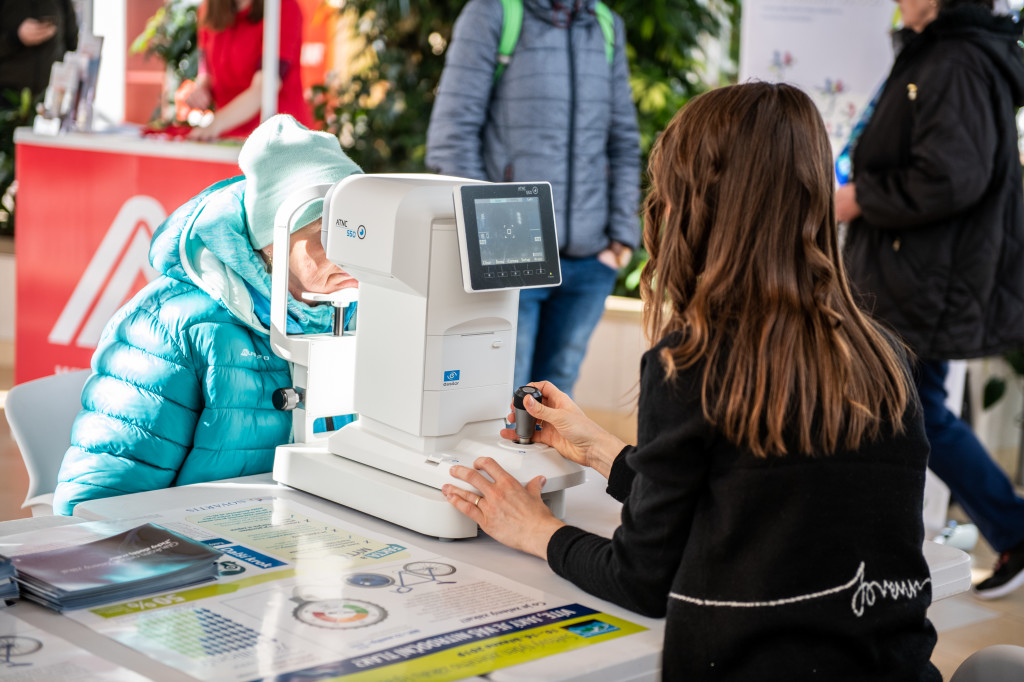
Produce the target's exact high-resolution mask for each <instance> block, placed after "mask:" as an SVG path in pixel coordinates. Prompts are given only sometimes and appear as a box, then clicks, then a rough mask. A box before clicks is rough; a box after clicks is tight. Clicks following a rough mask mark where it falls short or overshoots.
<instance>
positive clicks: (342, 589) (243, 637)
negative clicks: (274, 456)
mask: <svg viewBox="0 0 1024 682" xmlns="http://www.w3.org/2000/svg"><path fill="white" fill-rule="evenodd" d="M142 519H144V520H146V521H149V522H151V523H158V524H160V525H161V526H163V527H165V528H168V529H171V530H173V531H175V532H177V533H180V534H182V535H185V536H187V537H190V538H193V539H195V540H198V541H200V542H203V543H206V544H207V545H208V546H210V547H211V548H214V549H216V550H218V551H220V552H221V553H222V556H221V558H220V560H219V562H218V563H219V566H220V577H219V579H218V580H217V582H216V583H207V584H203V585H199V586H195V587H192V588H186V589H182V590H178V591H174V592H165V593H161V594H154V595H147V596H146V597H144V598H138V599H130V600H125V601H122V602H118V603H113V604H107V605H105V606H101V607H96V608H91V609H84V610H75V611H68V612H66V615H67V616H68V617H70V618H73V619H74V620H77V621H79V622H80V623H83V624H84V625H86V626H88V627H90V628H92V629H93V630H95V631H97V632H99V633H101V634H103V635H105V636H107V637H110V638H112V639H114V640H116V641H118V642H120V643H122V644H124V645H126V646H129V647H131V648H133V649H135V650H138V651H140V652H142V653H144V654H146V655H147V656H150V657H151V658H153V659H155V660H158V661H160V662H162V663H164V664H166V665H169V666H172V667H174V668H176V669H178V670H181V671H182V672H184V673H186V674H188V675H192V676H194V677H196V678H198V679H203V680H218V681H220V680H275V681H282V682H283V681H287V680H317V679H335V678H341V679H344V680H352V681H359V680H374V681H378V680H396V681H397V680H431V681H435V680H436V681H441V680H458V679H463V678H465V677H472V676H474V675H481V674H486V673H487V672H490V671H493V670H495V669H498V668H503V667H508V666H512V665H517V664H520V663H524V662H527V661H531V660H535V659H537V658H541V657H543V656H548V655H552V654H557V653H561V652H565V651H570V650H573V649H578V648H581V647H586V646H591V645H594V644H599V643H601V642H604V641H608V640H611V639H616V638H619V637H623V636H627V635H630V634H634V633H637V632H641V631H643V630H645V629H646V628H644V627H642V626H640V625H637V624H635V623H632V622H629V621H626V620H623V619H621V618H618V617H616V616H613V615H611V614H607V613H602V612H599V611H596V610H594V609H592V608H589V607H587V606H584V605H580V604H573V603H566V602H565V600H564V599H563V598H559V597H554V596H552V595H550V594H547V593H544V592H543V591H542V590H538V589H536V588H532V587H529V586H527V585H523V584H520V583H517V582H515V581H512V580H509V579H507V578H504V577H503V576H500V575H497V574H495V573H491V572H489V571H485V570H482V569H478V568H475V567H473V566H471V565H468V564H465V563H464V562H460V561H456V560H453V559H449V558H446V557H443V556H438V555H436V554H435V553H433V552H429V551H425V550H423V549H420V548H418V547H415V546H412V545H409V544H408V543H405V542H402V541H399V540H396V539H394V538H389V537H384V536H381V535H379V534H373V533H371V532H369V531H367V530H365V529H362V528H360V527H358V526H355V525H351V524H346V525H345V526H344V527H342V526H339V525H336V524H337V523H338V522H337V521H336V520H332V519H329V518H327V517H325V516H324V515H322V514H321V513H320V512H317V511H316V510H314V509H312V508H309V507H306V506H304V505H302V504H301V503H297V502H291V501H285V500H281V499H275V498H248V499H238V500H233V501H229V502H225V503H219V504H215V505H209V506H204V507H198V508H192V509H187V510H178V511H173V512H163V513H160V514H153V515H149V516H146V517H142ZM139 521H140V519H134V520H132V523H134V524H138V523H139ZM107 524H108V525H106V526H104V528H105V529H106V530H109V522H107ZM90 525H92V524H81V527H87V526H90ZM74 532H75V531H68V534H71V533H74ZM78 532H82V531H81V530H79V531H78Z"/></svg>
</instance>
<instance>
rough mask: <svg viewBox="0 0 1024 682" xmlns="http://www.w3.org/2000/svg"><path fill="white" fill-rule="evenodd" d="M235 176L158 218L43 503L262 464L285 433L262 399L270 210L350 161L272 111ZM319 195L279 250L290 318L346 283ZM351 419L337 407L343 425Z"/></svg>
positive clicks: (340, 173)
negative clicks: (137, 286) (323, 238)
mask: <svg viewBox="0 0 1024 682" xmlns="http://www.w3.org/2000/svg"><path fill="white" fill-rule="evenodd" d="M238 165H239V167H240V168H241V170H242V173H243V175H242V176H238V177H234V178H230V179H227V180H222V181H220V182H218V183H216V184H214V185H212V186H210V187H208V188H207V189H205V190H203V191H202V192H201V193H200V194H199V195H197V196H195V197H193V198H192V199H190V200H189V201H188V202H186V203H185V204H184V205H182V206H181V207H180V208H178V209H177V210H175V211H174V212H173V213H172V214H171V215H170V217H168V218H167V220H166V221H164V223H163V224H161V225H160V227H159V228H158V229H157V230H156V232H155V233H154V235H153V242H152V245H151V247H150V261H151V262H152V264H153V267H154V268H155V269H156V270H157V272H159V273H161V275H160V276H159V277H157V278H156V279H154V280H153V281H152V282H150V283H149V284H148V285H147V286H146V287H144V288H143V289H142V290H141V291H140V292H139V293H138V294H136V295H135V296H134V297H133V298H132V299H131V300H130V301H128V303H126V304H125V305H124V306H123V307H122V308H121V309H120V310H119V311H118V312H117V313H116V314H115V315H114V316H113V318H111V320H110V321H109V322H108V323H107V326H106V328H105V329H104V332H103V335H102V337H101V339H100V342H99V345H98V346H97V348H96V352H95V353H94V355H93V358H92V370H93V374H92V376H90V378H89V379H88V381H87V382H86V384H85V387H84V389H83V391H82V411H81V413H80V414H79V415H78V417H77V418H76V420H75V423H74V426H73V427H72V432H71V447H70V448H69V449H68V451H67V453H66V454H65V456H64V461H63V463H62V465H61V468H60V473H59V475H58V483H57V489H56V491H55V494H54V505H53V506H54V512H55V513H57V514H71V513H72V511H73V510H74V508H75V505H77V504H79V503H80V502H83V501H86V500H93V499H98V498H104V497H111V496H114V495H122V494H126V493H137V492H142V491H146V490H155V489H159V488H167V487H170V486H177V485H187V484H190V483H199V482H203V481H211V480H217V479H223V478H230V477H234V476H246V475H249V474H257V473H263V472H267V471H270V470H271V468H272V466H273V461H274V450H275V448H276V447H277V446H278V445H280V444H283V443H287V442H289V441H290V440H291V423H292V418H291V415H290V413H288V412H281V411H278V410H276V409H275V408H274V406H273V404H272V398H271V396H272V394H273V392H274V391H275V390H276V389H278V388H281V387H285V386H291V385H292V381H291V374H290V370H289V365H288V363H287V362H286V361H285V360H283V359H281V358H279V357H277V356H276V355H275V354H274V351H273V350H272V349H271V347H270V339H269V328H270V314H269V311H270V306H269V299H270V274H269V268H270V265H271V261H270V255H271V250H272V246H273V245H272V242H273V225H274V216H275V213H276V212H277V209H278V207H279V206H280V205H281V204H282V202H284V200H285V199H287V198H288V196H290V195H291V194H292V193H293V192H295V191H296V190H299V189H302V188H304V187H307V186H310V185H316V184H328V183H334V182H337V181H338V180H341V179H342V178H345V177H347V176H349V175H351V174H353V173H360V172H362V171H361V170H360V169H359V167H358V166H357V165H356V164H355V163H354V162H353V161H352V160H351V159H349V158H348V157H347V156H346V155H345V153H344V152H343V151H342V150H341V146H340V144H339V143H338V139H337V138H336V137H334V136H333V135H330V134H327V133H322V132H315V131H311V130H308V129H307V128H305V127H304V126H302V125H301V124H299V123H298V122H296V121H295V119H294V118H292V117H291V116H288V115H280V114H279V115H277V116H273V117H271V118H270V119H268V120H267V121H265V122H263V123H262V124H261V125H260V126H259V127H258V128H257V129H256V130H255V131H254V132H253V133H252V134H251V135H250V136H249V138H248V139H247V140H246V142H245V144H244V146H243V147H242V150H241V153H240V155H239V161H238ZM322 213H323V202H322V201H318V202H313V203H311V204H310V205H309V206H308V207H307V208H306V209H305V211H304V212H303V213H302V214H301V215H300V216H299V217H298V219H296V220H295V225H296V226H298V227H297V228H294V229H293V231H292V236H291V251H290V257H289V266H290V283H289V292H290V296H289V300H288V327H289V331H302V332H307V333H316V332H324V331H329V330H330V329H331V327H332V325H333V317H334V309H333V308H332V307H331V306H310V305H307V304H306V303H304V302H303V301H302V300H301V298H300V294H301V292H302V291H310V292H319V293H329V292H333V291H337V290H339V289H342V288H345V287H353V286H357V282H356V281H355V280H354V279H353V278H352V277H351V276H349V275H348V274H347V273H345V272H344V271H342V270H341V269H340V268H338V267H337V266H335V265H334V264H332V263H331V262H330V261H328V260H327V257H326V254H325V253H324V249H323V245H322V244H321V242H320V219H321V215H322ZM350 420H351V417H349V418H340V419H336V420H335V425H336V426H341V425H343V424H344V423H347V421H350Z"/></svg>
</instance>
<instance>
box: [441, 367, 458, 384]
mask: <svg viewBox="0 0 1024 682" xmlns="http://www.w3.org/2000/svg"><path fill="white" fill-rule="evenodd" d="M461 371H462V370H458V369H450V370H448V371H447V372H445V373H444V382H442V384H441V385H442V386H458V385H459V374H460V373H461Z"/></svg>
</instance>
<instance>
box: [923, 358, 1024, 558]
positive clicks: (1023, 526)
mask: <svg viewBox="0 0 1024 682" xmlns="http://www.w3.org/2000/svg"><path fill="white" fill-rule="evenodd" d="M948 369H949V363H947V362H944V361H941V360H920V361H918V363H917V366H916V367H915V368H914V370H915V371H914V379H915V381H916V383H917V392H918V394H919V395H920V396H921V406H922V407H923V408H924V428H925V432H926V433H927V435H928V443H929V444H930V445H931V449H932V451H931V455H930V457H929V458H928V467H929V468H930V469H931V470H932V471H933V472H934V473H935V475H936V476H938V477H939V478H940V479H942V482H943V483H945V484H946V485H947V486H949V490H950V493H951V494H952V497H953V500H955V501H956V502H958V503H959V504H960V506H961V507H963V509H964V511H965V512H966V513H967V515H968V516H969V517H971V521H973V522H974V524H975V525H976V526H978V530H979V531H980V532H981V534H982V535H983V536H984V537H985V540H987V541H988V543H989V544H990V545H991V546H992V549H994V550H995V551H996V552H1005V551H1006V550H1008V549H1011V548H1012V547H1014V546H1016V545H1017V544H1019V543H1020V542H1022V541H1024V499H1021V498H1019V497H1017V494H1016V493H1015V492H1014V489H1013V485H1012V484H1011V483H1010V479H1009V478H1008V477H1007V476H1006V473H1005V472H1004V471H1003V470H1002V469H1001V468H1000V467H999V465H998V464H996V463H995V461H993V460H992V458H991V457H990V456H989V454H988V452H986V451H985V448H984V446H982V444H981V443H980V442H979V441H978V439H977V437H976V436H975V435H974V432H973V431H971V427H970V426H968V425H967V424H966V423H965V422H964V421H963V420H962V419H960V418H959V417H957V416H956V415H954V414H953V413H952V412H950V411H949V409H948V408H947V407H946V402H945V401H946V387H945V381H946V372H947V371H948Z"/></svg>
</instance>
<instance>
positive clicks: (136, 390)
mask: <svg viewBox="0 0 1024 682" xmlns="http://www.w3.org/2000/svg"><path fill="white" fill-rule="evenodd" d="M167 281H168V280H166V279H162V278H161V279H158V280H156V281H154V282H153V283H151V284H150V285H149V286H148V287H147V288H146V289H144V290H143V291H142V292H140V294H139V295H138V296H137V297H136V299H135V302H136V305H132V304H129V305H127V306H125V308H123V309H122V311H120V312H119V313H118V315H116V316H115V317H114V318H113V319H112V320H111V321H110V323H108V325H107V328H106V329H105V331H104V333H103V338H102V339H101V340H100V344H99V346H98V347H97V349H96V353H95V354H94V355H93V363H92V365H93V375H92V376H91V377H90V378H89V380H88V382H87V383H86V385H85V388H84V389H83V392H82V406H83V409H82V412H81V413H79V415H78V418H77V419H76V420H75V423H74V426H73V427H72V432H71V447H70V448H69V449H68V451H67V453H66V454H65V456H64V461H63V463H62V465H61V469H60V474H59V475H58V483H57V490H56V492H55V496H54V498H55V499H54V512H55V513H57V514H71V513H72V511H73V510H74V507H75V505H77V504H78V503H79V502H83V501H85V500H92V499H98V498H104V497H111V496H114V495H123V494H127V493H136V492H142V491H145V490H155V489H158V488H166V487H169V486H171V485H173V484H174V480H175V477H176V476H177V474H178V471H179V469H180V467H181V464H182V462H183V461H184V459H185V457H186V456H187V454H188V452H189V450H190V449H191V446H192V440H193V435H194V433H195V429H196V423H197V420H198V417H199V414H200V412H201V410H202V400H203V398H202V391H201V386H200V382H199V379H198V377H197V373H196V371H195V369H194V368H193V367H192V359H191V357H190V353H189V351H188V344H187V342H185V341H183V340H182V339H181V338H178V336H177V334H176V332H174V331H173V330H171V329H169V328H168V326H167V325H166V324H164V322H163V321H162V320H161V319H160V318H159V312H158V311H159V308H160V305H159V302H158V301H157V300H154V299H152V298H150V299H148V300H147V296H146V295H147V293H148V294H150V295H152V293H153V291H154V290H155V289H156V288H157V287H159V286H160V283H161V282H163V283H164V284H166V282H167Z"/></svg>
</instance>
